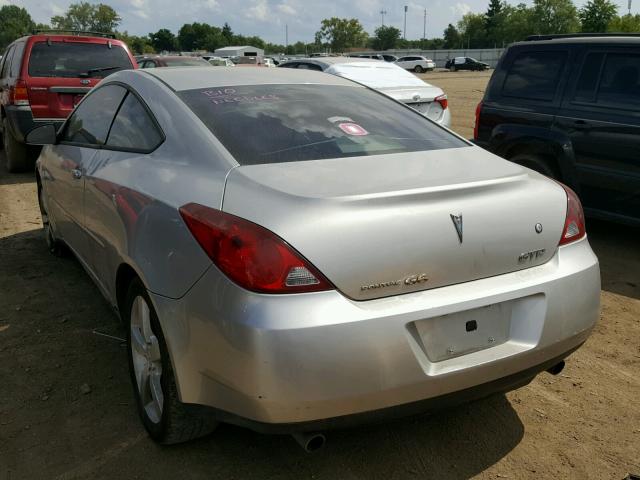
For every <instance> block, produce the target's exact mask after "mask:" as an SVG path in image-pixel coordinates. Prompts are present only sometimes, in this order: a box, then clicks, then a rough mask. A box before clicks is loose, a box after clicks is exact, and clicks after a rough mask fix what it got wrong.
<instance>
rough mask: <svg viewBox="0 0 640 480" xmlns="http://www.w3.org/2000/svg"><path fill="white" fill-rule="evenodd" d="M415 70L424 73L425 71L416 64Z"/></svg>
mask: <svg viewBox="0 0 640 480" xmlns="http://www.w3.org/2000/svg"><path fill="white" fill-rule="evenodd" d="M413 71H414V72H416V73H422V72H424V68H422V67H421V66H420V65H416V66H415V68H414V69H413Z"/></svg>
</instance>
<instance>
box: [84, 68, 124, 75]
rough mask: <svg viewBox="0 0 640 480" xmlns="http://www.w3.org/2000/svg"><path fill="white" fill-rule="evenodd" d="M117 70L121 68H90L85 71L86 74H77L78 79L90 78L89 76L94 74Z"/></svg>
mask: <svg viewBox="0 0 640 480" xmlns="http://www.w3.org/2000/svg"><path fill="white" fill-rule="evenodd" d="M117 68H123V67H120V66H115V67H99V68H90V69H89V70H87V71H86V72H83V73H80V74H78V76H79V77H90V76H91V75H93V74H94V73H99V72H107V71H109V70H116V69H117Z"/></svg>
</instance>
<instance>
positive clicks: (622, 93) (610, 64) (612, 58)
mask: <svg viewBox="0 0 640 480" xmlns="http://www.w3.org/2000/svg"><path fill="white" fill-rule="evenodd" d="M597 103H604V104H607V105H614V106H616V107H619V108H624V109H631V110H637V109H638V107H639V106H640V55H629V54H621V53H609V54H607V58H606V60H605V62H604V68H603V69H602V79H601V80H600V87H599V89H598V97H597Z"/></svg>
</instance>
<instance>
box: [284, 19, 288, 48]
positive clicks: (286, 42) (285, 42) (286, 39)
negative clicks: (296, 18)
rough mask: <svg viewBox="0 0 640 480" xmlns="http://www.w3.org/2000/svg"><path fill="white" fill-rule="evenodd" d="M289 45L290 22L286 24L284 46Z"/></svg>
mask: <svg viewBox="0 0 640 480" xmlns="http://www.w3.org/2000/svg"><path fill="white" fill-rule="evenodd" d="M288 46H289V24H287V23H285V24H284V48H287V47H288Z"/></svg>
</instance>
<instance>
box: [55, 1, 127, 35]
mask: <svg viewBox="0 0 640 480" xmlns="http://www.w3.org/2000/svg"><path fill="white" fill-rule="evenodd" d="M121 20H122V19H121V18H120V16H119V15H118V13H117V12H116V11H115V10H114V9H113V8H111V7H110V6H109V5H105V4H103V3H98V4H96V5H92V4H90V3H89V2H80V3H72V4H71V5H69V8H68V9H67V11H66V13H65V14H64V15H56V16H54V17H51V25H52V27H53V28H56V29H59V30H83V31H96V32H114V31H115V30H116V28H118V25H120V21H121Z"/></svg>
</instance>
